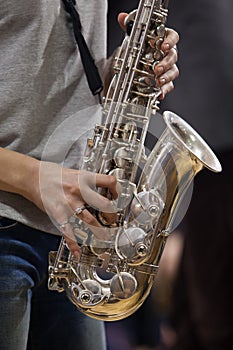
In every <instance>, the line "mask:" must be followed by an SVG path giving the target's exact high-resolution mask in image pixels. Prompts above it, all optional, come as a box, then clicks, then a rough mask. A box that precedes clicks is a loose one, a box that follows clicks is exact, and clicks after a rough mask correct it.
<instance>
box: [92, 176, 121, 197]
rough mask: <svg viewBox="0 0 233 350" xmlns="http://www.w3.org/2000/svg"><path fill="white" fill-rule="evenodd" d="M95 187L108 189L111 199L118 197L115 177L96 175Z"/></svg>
mask: <svg viewBox="0 0 233 350" xmlns="http://www.w3.org/2000/svg"><path fill="white" fill-rule="evenodd" d="M96 186H97V187H103V188H108V189H109V191H110V193H111V194H112V197H113V199H116V198H117V197H118V192H119V191H118V182H117V179H116V178H115V176H111V175H103V174H96Z"/></svg>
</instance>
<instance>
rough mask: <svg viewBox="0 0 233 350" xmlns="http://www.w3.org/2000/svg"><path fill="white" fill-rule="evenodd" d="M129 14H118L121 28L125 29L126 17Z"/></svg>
mask: <svg viewBox="0 0 233 350" xmlns="http://www.w3.org/2000/svg"><path fill="white" fill-rule="evenodd" d="M127 16H128V13H125V12H121V13H119V15H118V23H119V24H120V26H121V28H122V29H123V30H124V31H125V30H126V26H125V19H126V17H127Z"/></svg>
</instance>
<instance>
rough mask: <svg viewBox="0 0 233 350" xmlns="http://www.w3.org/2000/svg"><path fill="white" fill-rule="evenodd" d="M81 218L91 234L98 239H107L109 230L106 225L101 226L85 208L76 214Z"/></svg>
mask: <svg viewBox="0 0 233 350" xmlns="http://www.w3.org/2000/svg"><path fill="white" fill-rule="evenodd" d="M76 216H77V217H78V218H79V219H81V220H82V221H83V222H84V224H85V226H86V227H88V228H89V229H90V230H91V232H92V233H93V235H94V236H95V237H96V238H97V239H99V240H106V239H107V240H108V239H109V230H108V228H106V227H103V226H102V225H101V224H100V223H99V221H98V220H97V219H96V218H95V216H94V215H92V214H91V213H90V212H89V211H88V210H87V209H85V210H83V211H82V213H81V214H79V215H76Z"/></svg>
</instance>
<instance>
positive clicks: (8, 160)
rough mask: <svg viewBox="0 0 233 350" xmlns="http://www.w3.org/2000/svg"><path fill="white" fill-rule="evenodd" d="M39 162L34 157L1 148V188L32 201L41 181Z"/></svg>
mask: <svg viewBox="0 0 233 350" xmlns="http://www.w3.org/2000/svg"><path fill="white" fill-rule="evenodd" d="M39 164H40V162H39V161H38V160H36V159H34V158H32V157H29V156H26V155H24V154H21V153H18V152H15V151H11V150H8V149H4V148H0V190H3V191H7V192H12V193H17V194H19V195H21V196H23V197H25V198H27V199H29V200H31V201H32V200H33V189H35V187H36V188H37V187H38V182H39V175H38V174H39V170H38V169H39ZM35 185H36V186H35Z"/></svg>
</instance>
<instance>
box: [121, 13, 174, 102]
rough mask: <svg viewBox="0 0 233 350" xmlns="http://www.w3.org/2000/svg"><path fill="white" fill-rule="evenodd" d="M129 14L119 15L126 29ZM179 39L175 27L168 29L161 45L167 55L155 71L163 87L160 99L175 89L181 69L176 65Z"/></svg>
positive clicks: (156, 78)
mask: <svg viewBox="0 0 233 350" xmlns="http://www.w3.org/2000/svg"><path fill="white" fill-rule="evenodd" d="M127 16H128V14H127V13H120V14H119V16H118V22H119V24H120V26H121V27H122V29H124V30H125V26H124V20H125V18H126V17H127ZM178 41H179V35H178V33H177V32H176V31H175V30H173V29H167V35H166V38H165V39H164V42H163V43H162V46H161V49H162V51H163V52H164V53H165V56H164V58H163V59H162V60H161V62H160V63H159V64H158V65H157V66H156V67H155V71H154V72H155V80H156V85H157V86H159V87H160V88H161V95H160V97H159V99H160V100H163V99H164V97H165V96H166V94H167V93H168V92H170V91H172V90H173V89H174V84H173V81H174V80H175V79H176V78H177V77H178V76H179V70H178V68H177V65H176V62H177V59H178V54H177V49H176V45H177V43H178Z"/></svg>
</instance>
